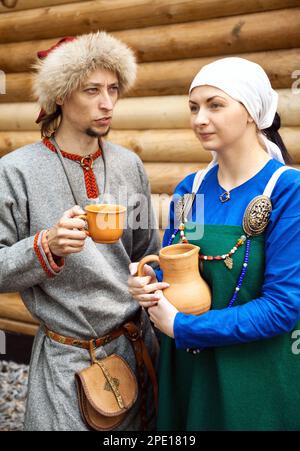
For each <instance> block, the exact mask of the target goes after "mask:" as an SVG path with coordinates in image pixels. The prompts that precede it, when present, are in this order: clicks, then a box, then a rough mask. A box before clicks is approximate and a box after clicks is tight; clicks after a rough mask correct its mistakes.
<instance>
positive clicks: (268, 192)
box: [263, 166, 295, 198]
mask: <svg viewBox="0 0 300 451" xmlns="http://www.w3.org/2000/svg"><path fill="white" fill-rule="evenodd" d="M288 169H295V168H292V167H290V166H281V167H280V168H278V169H277V170H276V171H275V172H274V173H273V175H272V177H271V178H270V180H269V181H268V183H267V185H266V187H265V190H264V192H263V195H264V196H267V197H269V198H270V197H271V196H272V192H273V189H274V188H275V185H276V182H277V180H278V179H279V177H280V176H281V174H282V173H283V172H285V171H287V170H288Z"/></svg>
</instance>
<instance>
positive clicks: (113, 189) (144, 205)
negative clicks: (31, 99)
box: [0, 142, 159, 431]
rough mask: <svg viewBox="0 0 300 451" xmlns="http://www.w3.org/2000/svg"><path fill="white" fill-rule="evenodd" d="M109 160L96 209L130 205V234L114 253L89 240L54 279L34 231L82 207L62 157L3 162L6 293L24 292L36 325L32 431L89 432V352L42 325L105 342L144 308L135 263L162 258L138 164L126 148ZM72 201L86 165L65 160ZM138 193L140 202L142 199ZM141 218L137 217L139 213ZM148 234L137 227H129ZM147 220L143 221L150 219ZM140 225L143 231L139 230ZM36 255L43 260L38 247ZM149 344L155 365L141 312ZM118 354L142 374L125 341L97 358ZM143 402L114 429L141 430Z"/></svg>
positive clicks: (99, 169)
mask: <svg viewBox="0 0 300 451" xmlns="http://www.w3.org/2000/svg"><path fill="white" fill-rule="evenodd" d="M102 150H103V157H102V156H101V157H99V158H97V159H96V160H95V161H94V168H93V170H94V173H95V176H96V180H97V183H98V187H99V191H100V193H104V188H105V194H102V195H101V194H100V199H99V202H102V201H103V200H105V199H106V200H107V201H110V202H111V203H112V202H114V203H121V204H123V205H124V204H126V206H127V208H128V210H127V219H128V226H127V227H126V228H125V230H124V233H123V236H122V239H121V240H119V241H118V242H117V243H115V244H96V243H95V242H93V241H92V240H91V239H90V238H87V239H86V241H85V246H84V249H83V251H82V252H80V253H77V254H71V255H69V256H67V257H66V258H65V265H64V267H63V269H62V270H61V271H60V272H59V273H55V272H54V271H53V270H52V269H51V267H50V265H49V264H47V266H48V270H49V271H51V272H52V273H53V277H49V275H47V273H46V272H45V270H44V269H43V268H42V266H41V264H40V261H39V259H38V258H37V254H36V252H35V250H34V237H35V235H36V234H37V232H39V231H42V230H45V229H48V228H50V227H51V226H53V225H54V224H56V223H57V221H58V220H59V219H60V218H61V216H62V215H63V213H64V212H65V211H66V210H68V209H70V208H71V207H73V206H74V205H75V204H76V202H75V200H74V198H73V195H72V192H71V190H70V187H69V184H68V181H67V178H66V175H65V172H64V170H63V167H62V164H61V162H60V160H59V157H58V155H57V154H56V153H54V152H52V151H51V150H49V149H48V148H47V147H46V146H45V145H44V144H43V143H42V142H37V143H34V144H31V145H27V146H24V147H22V148H20V149H18V150H16V151H14V152H12V153H10V154H8V155H6V156H5V157H3V158H1V160H0V292H3V293H5V292H15V291H19V292H20V293H21V296H22V299H23V301H24V303H25V305H26V306H27V308H28V309H29V311H30V312H31V314H32V315H33V316H34V317H36V318H37V319H38V320H39V321H40V323H41V327H40V328H39V331H38V333H37V335H36V337H35V341H34V346H33V352H32V357H31V364H30V375H29V388H28V399H27V408H26V417H25V429H26V430H51V431H54V430H60V431H67V430H86V429H87V427H86V425H85V423H84V422H83V420H82V419H81V415H80V411H79V407H78V401H77V393H76V386H75V379H74V374H75V372H77V371H80V370H81V369H83V368H85V367H88V366H89V365H90V356H89V352H88V351H87V350H84V349H80V348H76V347H72V346H68V345H63V344H60V343H57V342H54V341H52V340H51V339H50V338H48V337H47V336H46V335H45V334H44V330H43V325H44V324H46V325H47V326H48V328H49V329H51V330H54V331H55V332H57V333H59V334H62V335H66V336H70V337H75V338H79V339H90V338H95V337H101V336H103V335H105V334H106V333H108V332H110V331H112V330H113V329H115V328H118V327H119V326H120V325H121V324H122V323H124V322H126V321H127V320H130V319H131V318H132V317H133V316H134V315H135V313H136V312H137V311H138V309H139V306H138V303H137V302H136V301H135V300H134V299H133V298H132V297H131V295H130V294H129V292H128V287H127V279H128V275H129V270H128V265H129V263H130V262H134V261H139V260H140V259H141V258H142V257H143V256H144V255H148V254H153V253H156V254H157V253H158V250H159V239H158V232H157V229H156V225H155V222H154V218H153V214H152V210H151V200H150V191H149V183H148V180H147V176H146V174H145V171H144V168H143V165H142V162H141V160H140V159H139V158H138V157H137V156H136V155H135V154H134V153H133V152H131V151H129V150H127V149H124V148H123V147H120V146H117V145H114V144H111V143H109V142H103V147H102ZM64 162H65V165H66V168H67V172H68V174H69V177H70V179H71V182H72V185H73V189H74V192H75V196H76V198H77V200H78V203H79V205H80V206H81V207H84V206H85V205H87V204H89V203H93V201H92V200H91V199H88V198H87V193H86V187H85V183H84V175H83V170H82V168H81V166H80V165H79V164H78V163H76V162H75V161H72V160H69V159H67V158H64ZM137 194H142V198H141V199H140V198H139V197H138V196H137ZM139 213H140V214H139ZM134 217H135V218H136V219H137V221H140V220H141V217H143V218H142V221H140V225H141V226H142V227H139V228H136V226H137V224H133V219H132V218H134ZM145 218H146V219H145ZM141 222H142V223H141ZM37 245H38V248H39V250H40V252H41V255H42V256H43V257H44V260H46V257H45V254H44V251H43V248H42V245H41V240H40V239H39V241H38V243H37ZM143 319H144V321H143V322H144V324H145V325H144V336H145V342H146V345H147V347H148V350H149V352H150V355H151V356H152V358H153V360H154V361H157V354H158V344H157V340H156V336H155V334H154V332H153V329H152V327H151V325H150V322H149V319H148V317H147V315H146V313H145V312H143ZM112 353H117V354H119V355H121V356H122V357H124V358H125V360H126V361H127V362H128V363H129V365H130V366H131V368H132V369H133V371H134V372H136V364H135V357H134V354H133V350H132V346H131V344H130V342H129V341H128V340H127V339H126V338H125V337H124V336H121V337H120V338H118V339H115V340H113V341H112V342H111V343H109V344H107V345H105V346H104V347H101V348H98V349H97V353H96V355H97V357H98V358H102V357H105V356H107V355H110V354H112ZM146 386H147V387H148V409H147V414H148V418H149V424H150V428H153V427H154V421H155V415H154V406H153V392H152V385H151V383H150V382H149V381H148V383H147V384H146ZM139 404H140V399H139V397H138V400H137V402H136V403H135V405H134V406H133V408H132V409H131V410H130V412H129V414H128V415H127V417H126V419H125V421H123V423H122V424H121V425H120V426H119V427H118V428H117V430H139V429H140V428H141V423H140V415H139Z"/></svg>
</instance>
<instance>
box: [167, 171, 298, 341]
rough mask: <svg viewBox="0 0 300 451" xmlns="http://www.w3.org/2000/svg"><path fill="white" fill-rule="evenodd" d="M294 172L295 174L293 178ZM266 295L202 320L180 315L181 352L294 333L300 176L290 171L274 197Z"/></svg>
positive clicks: (267, 247)
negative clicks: (186, 349)
mask: <svg viewBox="0 0 300 451" xmlns="http://www.w3.org/2000/svg"><path fill="white" fill-rule="evenodd" d="M291 172H292V174H291ZM272 204H273V212H272V215H271V220H270V223H269V225H268V229H267V231H266V242H265V261H266V266H265V274H264V283H263V287H262V295H261V296H260V297H259V298H257V299H253V300H251V301H249V302H248V303H246V304H244V305H242V306H236V307H232V308H227V309H222V310H211V311H209V312H207V313H205V314H203V315H201V316H193V315H185V314H183V313H177V315H176V317H175V322H174V335H175V340H176V346H177V347H178V348H199V347H210V346H225V345H232V344H238V343H247V342H250V341H255V340H261V339H266V338H271V337H274V336H276V335H278V334H281V333H287V332H290V331H291V330H292V329H293V328H294V327H295V324H296V323H297V321H298V320H299V318H300V258H299V253H300V172H298V171H297V172H296V171H287V172H285V173H284V174H283V175H282V176H281V177H280V179H279V181H278V182H277V185H276V187H275V189H274V191H273V194H272Z"/></svg>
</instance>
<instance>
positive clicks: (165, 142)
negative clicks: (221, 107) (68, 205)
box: [0, 127, 300, 164]
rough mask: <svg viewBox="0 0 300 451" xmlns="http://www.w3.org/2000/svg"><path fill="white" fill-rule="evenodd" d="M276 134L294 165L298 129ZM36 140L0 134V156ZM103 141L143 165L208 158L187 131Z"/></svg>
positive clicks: (117, 133) (298, 154)
mask: <svg viewBox="0 0 300 451" xmlns="http://www.w3.org/2000/svg"><path fill="white" fill-rule="evenodd" d="M280 134H281V136H282V138H283V141H284V143H285V145H286V147H287V149H288V151H289V153H290V154H291V156H292V157H293V161H294V163H297V164H300V127H282V128H281V129H280ZM40 139H41V137H40V133H39V132H26V131H25V132H22V131H10V132H9V131H6V132H0V157H1V156H4V155H6V154H7V153H9V152H11V151H12V150H15V149H17V148H19V147H22V146H25V145H26V144H30V143H34V142H36V141H39V140H40ZM106 139H107V140H108V141H111V142H113V143H115V144H120V145H122V146H124V147H126V148H127V149H130V150H132V151H133V152H135V153H136V154H137V155H139V157H140V158H141V159H142V160H143V161H144V162H165V163H167V162H171V163H172V162H179V163H197V162H199V163H207V162H208V161H210V158H211V157H210V153H209V152H207V151H205V150H204V149H203V148H202V145H201V143H200V142H199V141H198V139H197V138H196V137H195V135H194V133H193V131H192V130H190V129H177V130H171V129H165V130H162V129H156V130H155V129H154V130H111V131H110V133H109V135H108V136H107V138H106Z"/></svg>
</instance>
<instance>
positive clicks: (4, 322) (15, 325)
mask: <svg viewBox="0 0 300 451" xmlns="http://www.w3.org/2000/svg"><path fill="white" fill-rule="evenodd" d="M0 330H3V331H4V332H14V333H17V334H24V335H32V336H34V335H35V334H36V333H37V331H38V326H35V325H34V324H29V323H23V322H22V321H14V320H12V319H6V318H0Z"/></svg>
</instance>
